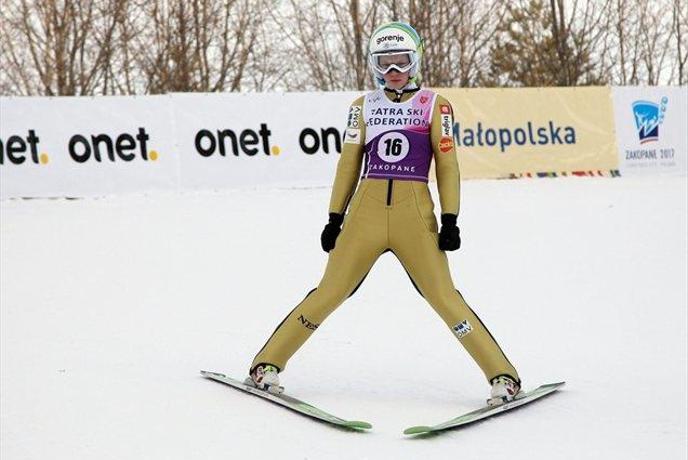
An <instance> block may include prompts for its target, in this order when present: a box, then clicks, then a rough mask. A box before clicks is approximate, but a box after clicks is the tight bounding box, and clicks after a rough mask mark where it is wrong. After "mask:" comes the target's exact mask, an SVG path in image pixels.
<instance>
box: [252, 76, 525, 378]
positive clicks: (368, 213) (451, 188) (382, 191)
mask: <svg viewBox="0 0 688 460" xmlns="http://www.w3.org/2000/svg"><path fill="white" fill-rule="evenodd" d="M453 125H454V120H453V112H452V108H451V105H450V104H449V102H448V101H447V100H446V99H445V98H443V97H442V96H440V95H438V94H436V93H434V92H432V91H430V90H427V89H421V90H418V89H416V90H406V91H404V93H403V95H401V94H395V93H394V92H393V91H392V90H388V89H387V90H382V89H381V90H377V91H373V92H371V93H368V94H367V95H365V96H362V97H360V98H358V99H357V100H356V101H354V103H353V104H352V105H351V107H350V109H349V119H348V123H347V130H346V134H345V138H344V144H343V149H342V154H341V156H340V159H339V162H338V164H337V173H336V177H335V183H334V186H333V190H332V196H331V200H330V209H329V211H330V213H338V214H343V213H344V211H345V210H346V209H347V207H348V208H349V211H348V213H347V215H346V217H345V218H344V223H343V226H342V231H341V233H340V235H339V237H338V238H337V240H336V245H335V247H334V249H332V250H331V251H330V253H329V258H328V261H327V268H326V269H325V273H324V275H323V277H322V279H321V280H320V283H319V284H318V287H317V288H316V289H313V290H312V291H311V292H309V293H308V295H307V296H306V298H305V299H303V301H301V303H300V304H298V305H297V306H296V308H294V310H292V312H291V313H289V315H288V316H287V317H286V318H285V319H284V320H283V321H282V323H280V325H279V326H277V329H276V330H275V332H274V333H273V334H272V336H271V337H270V338H269V340H268V341H267V343H266V344H265V345H264V346H263V348H262V349H261V350H260V352H259V353H258V355H257V356H256V357H255V358H254V360H253V363H252V364H251V369H253V368H254V367H255V366H257V365H258V364H261V363H267V364H272V365H274V366H276V367H277V368H278V369H279V370H280V371H282V370H284V368H285V366H286V364H287V361H288V360H289V358H291V356H292V355H293V354H294V353H296V351H297V350H298V349H299V348H300V347H301V345H303V343H304V342H305V341H306V340H307V339H308V338H309V337H310V336H311V334H312V333H313V331H315V330H316V329H317V328H318V326H319V325H320V324H321V323H322V322H323V321H324V320H325V319H326V318H327V316H328V315H329V314H330V313H332V312H333V311H334V310H335V309H336V308H337V307H338V306H339V305H340V304H342V303H343V302H344V300H346V299H347V298H348V297H349V296H351V295H352V294H353V293H354V292H355V291H356V289H358V287H359V286H360V284H361V283H362V282H363V279H364V278H365V276H366V275H367V274H368V271H369V270H370V269H371V267H372V266H373V264H374V263H375V261H376V260H377V258H378V257H379V256H380V255H381V254H383V253H385V252H388V251H391V252H393V253H394V255H395V256H396V257H397V258H398V259H399V261H400V262H401V264H402V265H403V267H404V269H405V270H406V272H407V273H408V275H409V277H410V278H411V281H412V282H413V284H414V286H415V288H416V289H417V290H418V291H419V293H420V294H421V295H422V296H423V297H424V298H425V299H426V300H427V301H428V302H429V303H430V305H431V306H432V307H433V308H434V309H435V311H436V312H437V313H438V314H439V315H440V317H441V318H442V319H443V320H444V322H445V323H446V324H447V326H449V328H450V329H451V331H452V332H453V333H454V335H455V336H456V337H457V338H458V340H459V341H460V342H461V344H462V345H463V346H464V347H465V348H466V350H467V351H468V353H469V354H470V355H471V356H472V357H473V359H474V360H475V361H476V363H477V364H478V366H480V368H481V369H482V371H483V373H484V374H485V377H486V378H487V379H488V381H490V380H491V379H493V378H494V377H496V376H498V375H502V374H506V375H510V376H512V377H513V378H514V379H517V380H518V379H519V377H518V374H517V373H516V369H514V366H512V364H511V363H510V362H509V360H508V359H507V358H506V356H505V355H504V353H503V352H502V350H501V348H500V347H499V345H498V344H497V342H496V341H495V339H494V338H493V337H492V335H491V334H490V332H489V331H488V330H487V328H486V327H485V325H484V324H483V323H482V321H481V320H480V319H479V318H478V317H477V316H476V314H475V313H474V312H473V311H472V310H471V309H470V307H469V306H468V305H467V304H466V302H465V301H464V299H463V297H462V296H461V294H460V293H459V292H458V291H457V290H456V289H455V288H454V284H453V281H452V278H451V273H450V271H449V265H448V263H447V256H446V254H445V253H444V251H442V250H440V249H439V247H438V233H437V221H436V219H435V214H434V212H433V210H434V204H433V201H432V198H431V195H430V190H429V189H428V185H427V182H428V172H429V169H430V163H431V160H432V158H433V157H434V159H435V170H436V175H437V187H438V190H439V195H440V204H441V208H442V213H443V214H444V213H450V214H457V215H458V212H459V167H458V162H457V158H456V152H455V149H454V143H453V133H452V131H453ZM363 141H365V142H363ZM364 154H365V159H364V158H363V156H364ZM361 163H365V168H364V171H363V174H362V176H361V180H360V183H358V182H359V181H358V178H359V174H360V172H361ZM357 183H358V188H357V187H356V186H357ZM354 190H356V192H355V194H354V193H353V192H354ZM352 195H353V198H352Z"/></svg>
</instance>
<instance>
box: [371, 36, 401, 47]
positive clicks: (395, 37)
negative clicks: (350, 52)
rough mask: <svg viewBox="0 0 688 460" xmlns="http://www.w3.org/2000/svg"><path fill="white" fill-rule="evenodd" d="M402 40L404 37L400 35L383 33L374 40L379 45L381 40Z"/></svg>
mask: <svg viewBox="0 0 688 460" xmlns="http://www.w3.org/2000/svg"><path fill="white" fill-rule="evenodd" d="M392 41H394V42H397V43H399V42H403V41H404V37H403V36H402V35H385V36H383V37H378V39H377V40H376V41H375V44H377V45H379V44H380V43H382V42H392Z"/></svg>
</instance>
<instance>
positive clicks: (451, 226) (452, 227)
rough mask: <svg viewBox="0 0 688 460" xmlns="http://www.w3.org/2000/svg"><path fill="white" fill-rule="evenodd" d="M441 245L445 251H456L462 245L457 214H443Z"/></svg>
mask: <svg viewBox="0 0 688 460" xmlns="http://www.w3.org/2000/svg"><path fill="white" fill-rule="evenodd" d="M439 246H440V249H441V250H443V251H456V250H457V249H459V248H460V247H461V236H459V227H457V226H456V214H442V229H441V230H440V237H439Z"/></svg>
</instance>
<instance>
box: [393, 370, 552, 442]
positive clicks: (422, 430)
mask: <svg viewBox="0 0 688 460" xmlns="http://www.w3.org/2000/svg"><path fill="white" fill-rule="evenodd" d="M564 383H565V382H558V383H550V384H547V385H542V386H540V387H538V388H536V389H535V390H532V391H529V392H526V393H523V395H522V396H520V397H518V398H517V399H515V400H513V401H510V402H507V403H504V404H502V405H499V406H487V407H483V408H481V409H478V410H474V411H472V412H468V413H467V414H463V415H460V416H458V417H456V418H453V419H451V420H447V421H446V422H443V423H438V424H437V425H433V426H426V425H418V426H412V427H410V428H406V429H405V430H404V434H410V435H414V434H427V433H437V432H440V431H444V430H449V429H452V428H458V427H460V426H464V425H468V424H470V423H474V422H477V421H479V420H484V419H486V418H489V417H492V416H494V415H497V414H501V413H503V412H506V411H508V410H511V409H515V408H517V407H520V406H523V405H525V404H528V403H531V402H533V401H537V400H538V399H540V398H542V397H544V396H547V395H549V394H552V393H554V392H555V391H556V390H558V389H559V388H561V387H562V386H564Z"/></svg>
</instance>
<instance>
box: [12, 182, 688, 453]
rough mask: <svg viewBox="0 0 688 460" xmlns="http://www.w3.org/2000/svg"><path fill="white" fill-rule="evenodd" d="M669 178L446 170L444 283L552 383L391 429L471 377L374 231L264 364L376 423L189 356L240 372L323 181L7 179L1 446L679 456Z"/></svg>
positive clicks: (681, 384) (522, 368)
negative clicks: (118, 185) (531, 400)
mask: <svg viewBox="0 0 688 460" xmlns="http://www.w3.org/2000/svg"><path fill="white" fill-rule="evenodd" d="M432 188H433V194H434V195H435V197H436V193H435V191H434V186H433V187H432ZM687 189H688V182H687V179H686V178H685V177H659V176H658V177H650V178H640V177H637V178H629V177H624V178H615V179H609V178H596V179H592V178H568V179H563V178H562V179H541V180H521V181H467V182H464V183H463V185H462V197H463V199H462V212H461V217H460V225H461V232H462V233H461V234H462V238H463V246H462V248H461V249H460V250H459V251H456V252H454V253H450V255H449V258H450V264H451V268H452V272H453V275H454V279H455V282H456V285H457V287H458V288H459V289H460V290H461V291H462V293H463V294H464V296H465V298H466V300H467V301H468V302H469V304H470V305H471V306H472V307H473V308H474V309H475V310H476V312H477V313H478V314H479V315H480V316H481V318H482V319H483V321H484V322H485V323H486V324H487V326H488V327H489V328H490V329H491V331H492V333H493V334H494V335H495V337H496V338H497V340H498V341H499V342H500V344H501V345H502V347H503V348H504V349H505V351H506V352H507V355H508V356H509V358H510V359H511V361H512V362H513V363H514V364H515V365H516V366H517V368H518V369H519V372H520V373H521V376H522V378H523V379H524V382H525V386H526V387H528V388H533V387H535V386H537V385H539V384H542V383H547V382H553V381H559V380H566V381H567V386H566V387H564V389H563V390H562V391H560V392H559V393H557V394H555V395H552V396H550V397H548V398H546V399H545V400H543V401H540V402H538V403H535V404H533V405H532V406H529V407H526V408H523V409H520V410H518V411H516V412H513V413H511V414H506V415H503V416H500V417H496V418H492V419H489V420H488V421H485V422H482V423H480V424H477V425H474V426H472V427H469V428H467V429H463V430H458V431H451V432H447V433H444V434H443V435H441V436H437V437H425V438H420V439H413V438H406V437H404V436H403V435H402V430H403V429H404V428H406V427H408V426H412V425H420V424H434V423H438V422H442V421H444V420H446V419H448V418H452V417H454V416H456V415H459V414H461V413H463V412H466V411H468V410H472V409H474V408H476V407H479V406H480V405H481V404H482V403H483V402H484V399H485V397H486V396H487V394H488V386H487V385H486V383H485V382H484V380H483V377H482V374H481V373H480V371H479V369H478V368H477V366H476V365H475V364H474V363H473V362H472V361H471V360H470V359H469V357H468V355H467V353H465V351H464V350H463V349H461V347H460V346H459V345H458V343H457V342H456V341H455V339H454V338H453V336H452V335H451V333H450V332H449V331H448V330H447V329H446V328H445V326H444V324H443V323H442V322H441V321H440V320H439V318H438V317H436V316H435V314H434V313H433V311H432V309H431V308H430V307H429V306H428V305H427V304H426V303H425V301H424V300H423V299H422V298H421V297H420V296H419V295H418V294H417V293H416V291H415V290H414V288H413V286H412V285H411V283H410V282H409V280H408V277H407V275H406V273H405V272H404V270H403V268H402V267H401V266H400V265H399V263H398V262H397V260H396V259H395V258H394V256H393V255H391V254H386V255H384V256H382V257H381V258H380V260H379V261H378V263H377V264H376V265H375V266H374V268H373V270H372V271H371V273H370V275H369V276H368V278H367V279H366V281H365V282H364V283H363V285H362V286H361V288H360V289H359V291H358V292H357V293H356V294H355V295H354V296H353V297H352V298H350V299H349V300H348V301H347V302H345V303H344V305H342V306H341V307H340V308H339V309H338V310H337V311H336V312H335V313H334V314H333V315H332V316H331V317H330V318H329V319H328V320H327V321H326V322H325V323H324V324H323V325H322V326H321V327H320V328H319V329H318V331H317V333H315V334H314V336H313V337H312V338H311V340H310V341H309V342H307V343H306V345H305V346H304V347H303V348H302V349H301V350H300V351H299V353H298V354H297V355H296V356H295V357H294V358H293V359H292V360H291V361H290V363H289V366H288V368H287V369H286V370H285V372H284V373H283V374H282V381H283V384H284V385H285V386H286V388H287V391H288V392H289V393H290V394H292V395H293V396H295V397H298V398H301V399H304V400H306V401H309V402H311V403H313V404H315V405H317V406H319V407H321V408H323V409H325V410H329V411H331V412H333V413H334V414H336V415H339V416H341V417H344V418H350V419H362V420H367V421H369V422H371V423H372V424H373V427H374V428H373V430H372V432H369V433H356V432H348V431H342V430H339V429H336V428H333V427H330V426H328V425H324V424H320V423H317V422H314V421H311V420H309V419H306V418H304V417H302V416H299V415H298V414H294V413H291V412H289V411H287V410H285V409H282V408H280V407H277V406H275V405H272V404H270V403H267V402H265V401H262V400H260V399H258V398H255V397H252V396H250V395H246V394H242V393H240V392H238V391H235V390H233V389H231V388H229V387H226V386H224V385H221V384H219V383H215V382H212V381H209V380H205V379H203V378H202V377H200V375H199V373H198V372H199V370H200V369H207V370H212V371H219V372H225V373H227V374H229V375H232V376H235V377H243V376H244V374H245V372H246V369H247V366H248V365H249V363H250V361H251V359H252V357H253V355H254V354H255V353H256V352H257V350H258V349H259V348H260V347H261V346H262V345H263V343H264V341H265V339H266V338H267V337H268V336H269V334H270V333H271V332H272V330H273V329H274V328H275V326H276V325H277V324H278V323H279V322H280V321H281V320H282V318H283V317H284V316H285V315H286V313H288V312H289V311H290V310H291V309H292V308H293V307H294V306H295V305H296V304H297V303H298V302H300V301H301V299H302V298H303V297H304V296H305V295H306V293H307V292H308V291H309V290H310V289H312V288H313V287H315V286H316V285H317V283H318V280H319V279H320V276H321V274H322V272H323V269H324V266H325V263H326V258H327V255H326V254H325V253H324V252H322V250H321V249H320V247H319V235H320V231H321V229H322V226H323V225H324V223H325V220H326V214H327V206H328V203H329V194H330V189H329V188H327V187H323V188H307V189H270V190H261V189H242V190H230V191H222V192H206V193H189V194H159V195H149V196H123V197H109V198H101V199H86V200H62V199H58V200H10V201H3V202H1V203H0V210H1V211H2V214H1V217H2V218H1V219H0V220H1V224H0V236H1V252H0V256H1V257H0V260H1V266H0V292H1V294H0V305H1V308H0V311H1V318H0V320H1V334H2V335H1V354H0V357H1V363H0V364H1V378H0V388H1V392H0V398H1V399H0V403H1V419H0V421H1V438H2V443H1V450H0V456H1V457H2V458H3V460H13V459H44V458H51V459H92V458H98V459H189V458H233V457H235V456H239V455H241V456H243V457H250V458H270V459H274V458H280V459H281V458H284V459H318V460H320V459H335V458H336V459H340V458H341V459H381V458H390V459H406V458H408V459H418V458H428V459H429V458H461V459H463V460H469V459H480V460H484V459H492V458H497V457H501V458H506V457H507V456H508V458H509V459H510V460H519V459H528V460H532V459H553V458H556V459H578V458H590V459H610V458H612V459H616V458H618V459H649V458H652V459H654V458H660V459H679V458H681V459H682V458H686V450H687V445H686V438H687V430H686V425H687V422H686V417H687V416H686V409H687V398H686V396H687V368H686V366H687V364H686V363H687V343H686V337H687V336H688V334H687V330H686V329H687V323H688V321H687V316H686V315H687V313H686V311H687V307H688V288H687V284H686V280H687V279H688V276H687V275H688V273H687V271H688V243H687V240H688V222H687V221H688V202H687V201H688V198H687V197H688V193H687V192H688V190H687Z"/></svg>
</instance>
